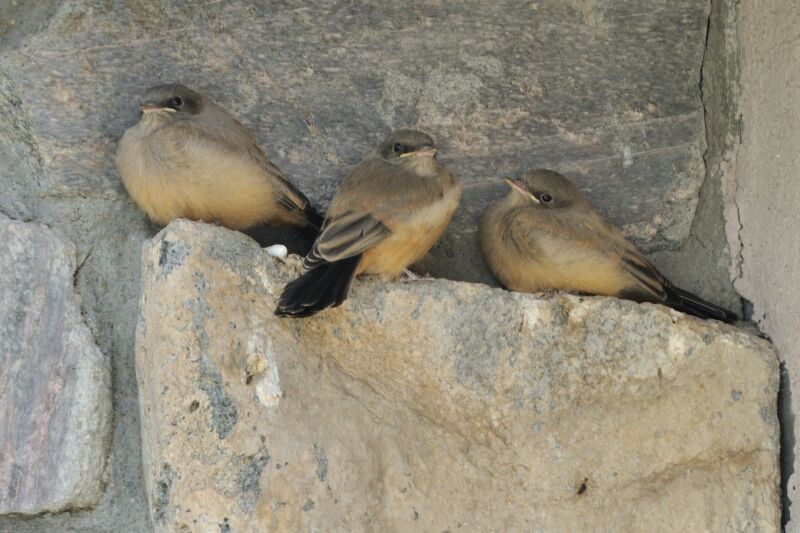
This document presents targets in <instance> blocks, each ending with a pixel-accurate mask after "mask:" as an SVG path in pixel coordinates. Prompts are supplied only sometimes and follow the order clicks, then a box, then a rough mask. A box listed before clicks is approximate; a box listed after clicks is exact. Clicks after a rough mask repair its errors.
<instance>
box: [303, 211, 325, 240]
mask: <svg viewBox="0 0 800 533" xmlns="http://www.w3.org/2000/svg"><path fill="white" fill-rule="evenodd" d="M303 218H304V219H305V224H303V225H302V226H300V227H299V228H298V230H299V231H300V233H302V234H303V237H305V238H306V239H308V240H310V241H311V242H314V241H315V240H316V239H317V235H319V230H320V229H322V222H323V220H324V217H323V216H322V215H320V214H319V211H317V210H316V209H314V207H313V206H312V205H311V204H308V207H306V208H305V209H304V210H303Z"/></svg>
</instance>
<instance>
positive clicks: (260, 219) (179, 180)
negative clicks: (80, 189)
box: [117, 85, 322, 244]
mask: <svg viewBox="0 0 800 533" xmlns="http://www.w3.org/2000/svg"><path fill="white" fill-rule="evenodd" d="M139 107H140V109H141V110H142V116H141V119H140V120H139V122H138V124H136V125H135V126H133V127H132V128H129V129H128V130H127V131H126V132H125V134H124V135H123V136H122V140H121V141H120V144H119V148H118V150H117V169H118V170H119V173H120V176H122V182H123V183H124V185H125V188H126V189H127V190H128V193H129V194H130V195H131V197H132V198H133V200H134V201H135V202H136V204H137V205H138V206H139V207H140V208H141V209H142V210H144V211H145V212H146V213H147V215H148V216H149V217H150V219H151V220H152V221H153V222H155V223H157V224H162V225H165V224H167V223H169V222H170V221H171V220H173V219H175V218H188V219H191V220H203V221H206V222H216V223H219V224H221V225H223V226H226V227H228V228H231V229H235V230H240V231H245V230H247V229H251V228H254V227H257V226H260V225H262V224H263V225H280V226H294V227H296V228H298V229H299V230H300V231H301V232H302V233H303V234H304V235H305V236H306V237H307V238H309V240H313V239H314V238H315V237H316V235H317V233H318V231H319V228H320V225H321V224H322V217H321V216H320V214H319V213H317V211H316V210H315V209H314V207H313V206H312V205H311V203H310V202H309V201H308V198H306V197H305V195H304V194H303V193H301V192H300V191H299V190H297V188H296V187H295V186H294V185H292V184H291V183H290V182H289V180H288V179H287V178H286V176H285V175H284V174H283V172H281V171H280V169H279V168H278V167H276V166H275V165H273V164H272V162H270V160H269V159H267V156H266V155H264V152H263V151H262V150H261V148H259V146H258V144H257V143H256V140H255V138H253V135H252V134H251V133H250V132H249V131H248V130H247V129H246V128H245V127H244V126H243V125H242V124H241V123H240V122H239V121H238V120H236V119H235V118H234V117H233V116H231V115H230V114H228V113H227V112H226V111H225V110H224V109H222V108H221V107H219V106H218V105H216V104H215V103H214V102H212V101H211V100H210V99H209V98H208V97H206V96H203V95H202V94H200V93H197V92H195V91H192V90H191V89H188V88H187V87H184V86H183V85H159V86H157V87H152V88H150V89H148V90H147V92H146V93H145V97H144V102H143V103H141V104H140V106H139ZM261 244H265V243H261Z"/></svg>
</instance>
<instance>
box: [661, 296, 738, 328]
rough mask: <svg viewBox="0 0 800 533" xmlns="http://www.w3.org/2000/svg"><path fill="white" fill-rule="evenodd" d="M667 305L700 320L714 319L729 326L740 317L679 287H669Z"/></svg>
mask: <svg viewBox="0 0 800 533" xmlns="http://www.w3.org/2000/svg"><path fill="white" fill-rule="evenodd" d="M666 303H667V305H669V306H670V307H672V308H674V309H677V310H678V311H681V312H684V313H687V314H690V315H694V316H696V317H700V318H713V319H715V320H720V321H722V322H727V323H729V324H732V323H734V322H736V321H737V320H738V319H739V317H737V316H736V314H734V313H733V312H732V311H728V310H727V309H724V308H722V307H720V306H718V305H714V304H712V303H709V302H707V301H705V300H703V299H702V298H700V297H699V296H695V295H694V294H692V293H690V292H687V291H685V290H683V289H679V288H677V287H669V288H668V289H667V302H666Z"/></svg>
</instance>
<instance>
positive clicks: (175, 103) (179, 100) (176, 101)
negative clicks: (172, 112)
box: [170, 96, 183, 107]
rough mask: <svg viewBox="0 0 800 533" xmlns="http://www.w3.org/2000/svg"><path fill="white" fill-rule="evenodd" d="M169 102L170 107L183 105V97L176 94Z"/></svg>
mask: <svg viewBox="0 0 800 533" xmlns="http://www.w3.org/2000/svg"><path fill="white" fill-rule="evenodd" d="M170 104H172V105H171V107H180V106H182V105H183V99H182V98H181V97H180V96H176V97H175V98H173V99H172V102H170Z"/></svg>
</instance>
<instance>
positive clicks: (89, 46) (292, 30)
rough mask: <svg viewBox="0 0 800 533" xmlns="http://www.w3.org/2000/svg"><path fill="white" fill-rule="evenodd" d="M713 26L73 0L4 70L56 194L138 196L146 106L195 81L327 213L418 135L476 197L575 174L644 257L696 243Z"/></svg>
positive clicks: (694, 7) (550, 15) (691, 21)
mask: <svg viewBox="0 0 800 533" xmlns="http://www.w3.org/2000/svg"><path fill="white" fill-rule="evenodd" d="M707 11H708V6H707V5H706V4H705V3H699V2H694V1H691V0H686V1H680V2H668V3H665V2H661V1H656V0H652V1H641V2H636V3H624V4H623V3H617V2H603V1H598V2H578V1H573V2H561V1H558V2H557V1H554V0H553V1H543V2H538V3H529V2H521V1H510V0H506V1H502V2H491V3H489V2H478V1H471V2H462V3H445V2H423V3H390V2H385V3H373V4H370V5H368V6H364V5H356V4H335V3H329V2H322V1H319V2H311V3H309V2H294V1H292V2H280V3H279V2H257V3H249V2H241V1H233V2H210V3H205V4H198V3H195V2H188V1H170V2H163V3H162V2H143V3H138V2H137V3H127V4H121V5H120V4H117V3H115V2H110V1H107V0H106V1H104V0H71V1H66V2H64V3H62V5H61V6H60V8H59V10H58V12H57V13H56V14H55V15H54V16H53V17H52V18H51V19H50V25H49V27H48V28H47V31H44V32H40V33H39V34H37V35H35V36H34V37H32V38H30V39H28V40H27V41H26V46H25V47H24V48H22V49H19V50H17V51H14V52H11V53H10V55H8V56H7V57H6V58H5V60H4V61H2V64H4V66H5V68H6V69H7V70H8V71H9V72H10V75H11V76H12V78H13V79H14V81H15V82H16V83H17V84H18V85H19V87H20V95H21V99H22V102H23V105H24V106H25V109H26V110H27V111H28V112H29V113H30V115H31V122H32V125H33V132H34V134H35V136H36V139H37V141H38V143H39V145H40V149H41V152H42V157H43V160H44V162H45V164H46V165H47V167H48V172H47V175H46V178H45V179H46V183H45V188H46V190H47V192H48V194H58V195H92V196H102V197H113V196H116V195H120V194H124V193H123V190H122V188H121V186H120V182H119V178H118V176H117V175H116V172H115V170H114V167H113V152H114V149H115V145H116V141H117V139H118V138H119V137H120V135H121V134H122V132H123V131H124V129H125V128H126V127H128V126H130V125H131V124H132V123H133V122H134V121H135V120H136V113H137V112H136V109H135V106H134V105H133V104H134V103H135V102H136V101H137V98H138V96H139V95H140V94H141V92H142V90H143V89H144V88H145V87H147V86H149V85H152V84H155V83H159V82H165V81H175V80H179V81H182V82H184V83H186V84H188V85H191V86H193V87H196V88H198V89H201V90H203V91H205V92H207V93H209V94H210V95H212V96H213V97H214V99H215V100H217V101H218V102H219V103H220V104H222V105H223V106H224V107H226V108H227V109H229V110H230V111H231V112H233V113H234V114H236V115H237V116H238V117H240V118H241V119H242V120H243V121H244V122H245V123H246V124H247V125H248V126H250V127H251V128H252V129H253V130H254V131H255V132H256V135H257V137H258V138H259V140H260V141H261V142H262V144H263V145H264V146H265V147H266V148H267V150H268V152H269V153H270V154H271V155H272V157H273V159H274V160H275V161H276V162H277V163H278V164H279V165H280V166H281V167H282V168H284V169H285V170H286V171H287V172H288V173H289V174H290V175H291V176H292V177H293V179H294V180H295V181H296V182H297V183H298V184H299V185H300V186H301V187H302V188H303V189H304V190H306V191H307V192H308V193H309V195H310V196H311V197H312V199H314V200H315V201H317V202H318V203H320V204H323V205H324V204H326V203H327V201H329V199H330V197H331V195H332V194H333V192H334V190H335V188H336V185H337V184H338V182H339V180H340V179H341V178H342V177H343V176H344V175H345V173H346V172H347V170H348V168H349V167H350V166H351V165H353V164H354V163H355V162H357V161H358V159H359V158H360V157H361V156H363V155H364V154H365V153H366V152H367V151H369V150H370V149H371V148H372V147H373V146H374V144H375V143H376V142H377V141H378V140H379V139H380V138H381V137H382V136H383V135H384V134H385V133H386V132H387V131H389V130H390V129H392V128H395V127H399V126H415V127H420V128H423V129H426V130H428V131H430V132H431V133H432V134H434V135H435V136H436V138H437V139H438V140H439V142H440V144H441V145H442V152H441V157H442V160H443V162H445V163H446V164H447V165H448V166H449V167H451V168H452V170H453V171H455V172H456V173H457V174H458V175H459V176H460V177H461V178H462V179H464V180H465V181H466V182H481V181H484V180H487V179H495V178H497V177H500V176H501V175H503V174H516V173H519V172H521V171H522V170H524V169H526V168H530V167H534V166H549V167H554V168H557V169H561V170H563V171H565V172H566V173H567V174H568V175H570V176H572V177H574V178H575V179H576V180H577V181H578V182H579V183H580V184H581V185H582V186H583V187H584V188H586V189H587V190H589V191H590V195H591V196H592V198H593V199H594V200H595V201H596V203H597V204H598V205H599V206H600V207H601V208H602V209H603V210H604V211H605V212H606V213H607V214H608V215H609V216H610V218H611V219H612V220H614V221H615V222H617V223H619V224H621V225H626V226H629V227H630V228H631V234H632V235H633V236H634V237H635V238H636V239H637V240H638V242H639V243H640V244H644V245H646V246H649V247H664V246H672V245H676V244H678V243H680V242H682V241H683V240H684V239H685V238H686V236H687V235H688V232H689V228H690V225H691V220H692V216H693V213H694V209H695V205H696V202H697V191H698V189H699V187H700V185H701V183H702V180H703V177H704V168H703V164H702V154H703V151H704V150H705V135H704V128H703V116H702V111H703V108H702V104H701V101H700V98H699V92H698V88H699V72H700V62H701V59H702V53H703V45H704V42H705V39H704V34H705V26H706V18H707ZM623 198H624V200H623ZM471 230H472V228H468V227H464V226H459V225H456V226H454V227H453V229H452V232H455V233H456V234H458V233H459V232H469V231H471ZM473 260H474V258H471V261H473Z"/></svg>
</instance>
